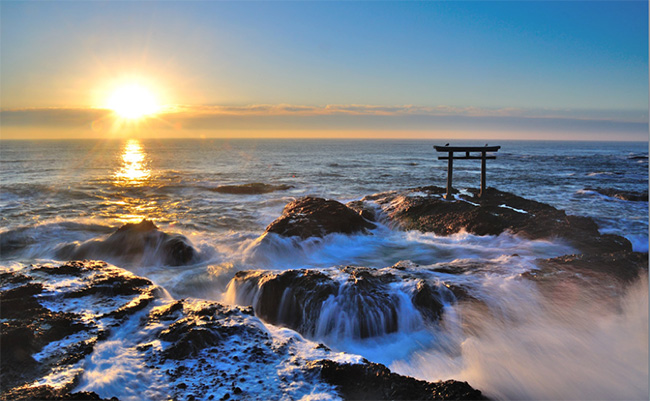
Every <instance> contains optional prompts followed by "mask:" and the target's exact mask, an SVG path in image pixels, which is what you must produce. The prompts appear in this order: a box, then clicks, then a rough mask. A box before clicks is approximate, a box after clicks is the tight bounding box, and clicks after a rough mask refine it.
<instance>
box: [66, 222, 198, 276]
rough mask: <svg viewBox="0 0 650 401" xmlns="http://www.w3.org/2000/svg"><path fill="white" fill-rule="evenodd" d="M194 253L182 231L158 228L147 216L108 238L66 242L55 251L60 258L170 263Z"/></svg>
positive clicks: (183, 261)
mask: <svg viewBox="0 0 650 401" xmlns="http://www.w3.org/2000/svg"><path fill="white" fill-rule="evenodd" d="M196 256H197V252H196V250H195V249H194V248H193V247H192V246H191V245H190V244H189V240H188V239H187V238H185V237H184V236H182V235H178V234H174V235H171V234H167V233H165V232H162V231H160V230H158V227H156V225H155V224H154V223H153V222H152V221H151V220H146V219H145V220H142V221H141V222H140V223H138V224H135V223H128V224H125V225H123V226H122V227H120V228H118V229H117V231H115V232H114V233H113V234H111V235H110V236H109V237H108V238H106V239H103V240H91V241H87V242H85V243H83V244H81V245H77V244H68V245H66V246H63V247H62V248H60V249H59V250H58V251H57V257H58V258H61V259H93V258H99V259H104V258H106V259H119V260H121V261H126V262H142V261H145V262H146V261H147V259H149V260H150V261H151V262H154V263H155V262H158V261H159V262H162V263H164V264H166V265H170V266H179V265H184V264H188V263H191V262H192V261H193V260H194V258H195V257H196Z"/></svg>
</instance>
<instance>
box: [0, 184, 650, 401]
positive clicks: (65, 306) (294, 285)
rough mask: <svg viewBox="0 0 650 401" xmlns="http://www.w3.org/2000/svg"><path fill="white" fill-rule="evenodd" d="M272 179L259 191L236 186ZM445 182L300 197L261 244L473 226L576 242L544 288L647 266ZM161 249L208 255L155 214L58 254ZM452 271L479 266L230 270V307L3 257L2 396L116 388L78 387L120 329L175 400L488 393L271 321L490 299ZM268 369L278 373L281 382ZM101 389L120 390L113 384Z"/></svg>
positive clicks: (544, 210) (356, 319)
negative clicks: (14, 265) (337, 348)
mask: <svg viewBox="0 0 650 401" xmlns="http://www.w3.org/2000/svg"><path fill="white" fill-rule="evenodd" d="M267 189H268V188H261V189H260V188H253V189H250V188H248V187H245V188H243V189H240V188H237V189H236V191H234V192H233V193H242V194H247V193H257V192H249V191H253V190H254V191H266V190H267ZM224 190H227V191H231V189H230V188H226V189H224ZM269 190H275V188H271V189H269ZM444 193H445V190H444V189H443V188H438V187H421V188H414V189H412V190H407V191H401V192H387V193H380V194H374V195H370V196H366V197H365V198H362V199H361V200H359V201H355V202H350V203H348V204H347V205H345V204H342V203H340V202H337V201H334V200H327V199H322V198H316V197H305V198H301V199H297V200H295V201H293V202H290V203H289V204H288V205H287V206H286V207H285V208H284V211H283V213H282V215H281V216H280V217H278V219H276V220H275V221H274V222H272V223H271V224H269V226H268V227H267V228H266V232H265V234H264V235H263V236H262V238H261V241H265V240H268V239H269V238H270V236H283V237H297V238H300V239H301V240H304V239H307V238H311V237H323V236H326V235H328V234H334V233H338V234H353V233H355V234H361V235H375V234H374V231H373V230H374V229H375V228H376V227H377V226H378V225H379V224H384V225H388V226H390V227H394V228H400V229H403V230H418V231H421V232H431V233H435V234H436V235H443V236H445V235H450V234H454V233H458V232H461V231H466V232H468V233H473V234H476V235H499V234H502V233H510V234H512V235H515V236H521V237H523V238H526V239H531V240H540V239H541V240H559V241H563V242H566V243H567V244H569V245H570V246H571V247H572V249H574V250H575V253H573V254H567V255H563V256H559V257H555V258H549V259H539V260H537V261H536V262H535V265H536V266H537V268H536V269H534V270H531V271H527V272H525V273H523V274H522V275H521V277H520V279H522V280H531V281H534V282H536V283H538V284H539V285H540V287H541V288H542V289H543V288H544V286H545V285H546V283H551V284H550V286H552V285H554V283H557V282H558V281H560V280H577V281H580V282H586V281H589V280H590V278H591V277H596V278H597V279H598V280H601V279H602V277H607V280H608V282H610V283H617V285H621V286H624V285H626V283H629V282H631V281H633V280H634V279H636V278H637V277H639V276H640V275H643V274H647V271H648V254H647V253H645V254H644V253H638V252H633V251H632V246H631V244H630V242H629V241H628V240H627V239H625V238H623V237H620V236H616V235H610V234H600V233H599V231H598V227H597V225H596V223H595V222H594V221H593V220H592V219H591V218H588V217H581V216H571V215H567V214H566V213H565V212H564V211H562V210H558V209H556V208H554V207H552V206H550V205H546V204H543V203H539V202H535V201H532V200H528V199H524V198H521V197H518V196H516V195H513V194H509V193H506V192H501V191H498V190H496V189H492V188H489V189H488V191H487V196H485V197H483V198H478V197H477V196H476V191H470V192H468V193H464V194H460V193H458V194H456V200H454V201H448V200H445V199H444V198H443V197H442V195H443V194H444ZM150 249H157V250H159V252H160V254H159V256H160V258H161V261H162V263H163V264H165V265H169V266H183V265H187V264H190V263H195V262H196V261H197V260H199V258H200V254H199V252H198V251H197V250H196V249H195V248H194V247H193V246H192V245H191V243H190V242H189V241H188V240H187V238H185V237H183V236H181V235H177V234H168V233H164V232H162V231H160V230H158V228H157V227H156V226H155V225H154V224H153V222H151V221H148V220H143V221H142V222H141V223H139V224H127V225H125V226H123V227H121V228H119V229H118V230H116V231H115V232H114V233H112V234H110V235H108V236H107V237H106V238H103V239H95V240H90V241H87V242H85V243H82V244H69V245H66V246H63V247H61V248H60V249H59V250H58V251H57V256H58V257H59V258H61V259H62V260H67V259H95V258H104V257H113V258H120V257H122V256H123V257H124V258H126V260H128V261H131V262H134V263H137V261H138V260H141V259H142V258H143V257H144V256H145V255H146V254H147V252H148V251H149V250H150ZM516 256H517V255H513V257H516ZM486 266H487V265H486ZM486 266H481V268H489V266H487V267H486ZM471 268H472V267H471V266H470V267H467V269H471ZM440 273H444V274H452V275H453V274H463V273H464V271H463V270H462V269H459V268H458V266H452V265H449V266H436V267H435V268H433V269H428V270H426V271H425V270H422V269H420V268H419V267H418V266H416V265H414V264H412V263H409V262H401V263H398V264H396V265H394V266H388V267H385V268H383V269H371V268H367V267H362V266H338V267H332V268H330V269H319V270H315V269H295V270H285V271H281V272H278V271H264V270H245V271H240V272H237V273H236V274H235V276H234V278H233V280H232V281H231V284H230V291H231V293H232V294H233V299H231V301H233V302H236V303H237V304H239V305H251V306H231V305H226V304H224V303H220V302H213V301H201V300H194V299H180V300H173V299H171V298H170V297H169V296H168V295H166V293H165V291H164V290H163V289H161V288H159V287H157V286H156V285H154V284H153V283H152V282H151V281H149V280H148V279H146V278H142V277H138V276H135V275H133V274H132V273H130V272H128V271H126V270H124V269H121V268H119V267H115V266H112V265H109V264H107V263H105V262H101V261H93V260H83V261H80V260H72V261H70V262H67V263H62V264H44V265H34V266H30V267H25V268H23V269H20V270H11V269H4V270H3V271H2V272H0V290H1V292H0V301H1V302H2V310H1V312H2V323H1V334H2V350H1V353H2V359H1V363H2V373H1V377H0V379H1V388H0V400H21V399H48V400H68V399H70V400H73V399H74V400H79V399H92V400H96V399H102V398H101V396H100V395H98V394H97V393H93V392H87V391H78V392H73V390H75V389H78V388H81V389H83V388H85V387H84V385H86V387H88V388H91V387H92V385H91V384H90V383H83V382H82V374H83V372H84V369H86V366H87V365H88V363H89V362H88V360H89V358H90V356H91V355H92V354H93V352H98V351H97V350H98V349H101V348H102V347H103V346H104V345H105V344H107V342H110V341H115V340H116V338H117V337H119V336H122V337H124V336H128V337H129V339H128V342H127V343H125V345H123V346H124V347H125V350H128V351H129V352H133V353H134V354H135V355H137V357H136V358H137V359H138V360H140V361H141V363H142V365H143V366H145V367H146V369H148V370H152V371H155V372H156V375H157V376H156V379H155V380H154V379H151V380H152V381H151V383H149V385H150V388H149V389H148V390H147V391H149V392H148V393H146V396H147V397H148V398H157V397H159V396H162V395H163V394H164V395H165V398H167V397H171V398H174V399H208V400H212V399H220V400H226V399H256V398H260V395H261V394H264V395H265V396H264V397H265V398H266V397H269V398H274V397H275V395H278V397H279V395H281V394H285V393H291V394H294V395H295V394H302V393H301V391H306V389H308V388H309V389H316V390H318V391H320V392H322V393H323V394H338V395H339V396H341V397H342V398H344V399H431V400H433V399H437V400H452V399H458V400H470V399H477V400H478V399H486V398H485V397H484V396H483V395H482V394H481V392H480V391H478V390H475V389H473V388H472V387H471V386H470V385H468V384H467V383H464V382H457V381H453V380H449V381H445V382H436V383H430V382H426V381H422V380H416V379H414V378H411V377H406V376H402V375H399V374H396V373H393V372H391V371H390V370H389V369H388V368H386V367H385V366H383V365H380V364H376V363H371V362H369V361H366V360H363V359H360V358H356V357H353V356H350V355H346V354H342V353H337V352H334V351H331V350H330V349H329V348H328V347H327V346H325V345H323V344H320V345H319V344H318V343H314V342H311V341H308V340H304V339H303V338H302V337H300V336H299V335H297V334H295V332H292V331H289V330H287V329H282V328H268V327H267V326H265V325H264V324H263V323H262V321H264V322H267V323H271V324H274V325H279V326H282V327H288V328H290V329H293V330H296V331H297V332H298V333H300V334H302V335H304V336H305V337H306V338H314V337H328V336H335V335H337V333H338V334H340V333H339V331H340V330H343V329H341V328H340V327H338V326H337V324H338V323H337V320H336V319H334V320H332V317H336V316H339V315H337V313H343V312H342V311H344V312H345V315H346V316H347V319H348V321H347V322H348V323H349V322H352V323H350V324H352V326H346V327H345V328H344V329H345V330H346V331H345V332H346V334H347V335H351V336H352V337H353V338H359V339H364V338H370V337H374V336H381V335H385V334H390V333H393V332H396V331H399V330H409V329H418V328H419V327H425V326H427V325H435V324H437V322H438V321H439V320H440V319H441V317H442V316H443V315H444V313H445V306H448V305H453V304H456V303H459V302H475V303H480V302H482V301H481V300H480V299H477V298H476V297H474V296H473V295H472V294H471V291H470V290H469V289H468V288H464V287H463V286H462V285H457V284H454V283H452V282H446V281H445V280H444V278H440V279H436V282H435V283H436V284H435V285H433V284H432V281H431V280H428V278H430V277H435V275H436V274H440ZM603 275H604V276H603ZM360 300H363V301H360ZM405 303H406V304H408V305H412V308H411V309H409V313H411V315H408V316H407V317H408V318H405V317H404V316H405V312H404V310H401V309H400V308H403V307H404V305H405ZM327 308H330V309H327ZM336 308H340V309H336ZM327 311H329V312H331V313H332V315H331V316H328V315H327V314H326V313H325V312H327ZM398 316H399V318H398ZM260 319H261V320H260ZM328 319H329V320H328ZM344 323H346V322H344ZM131 325H135V326H136V327H135V328H129V327H131ZM405 325H406V326H405ZM129 330H130V331H129ZM337 330H339V331H337ZM116 336H117V337H116ZM134 375H136V376H137V374H136V373H134ZM269 375H272V376H273V377H275V378H274V379H273V380H268V377H269ZM296 383H301V384H300V386H302V387H300V386H298V388H297V387H296V386H297V385H296ZM312 391H314V390H312ZM292 392H293V393H292ZM100 394H102V395H103V396H104V397H111V396H112V395H110V391H109V390H104V391H103V392H102V391H100Z"/></svg>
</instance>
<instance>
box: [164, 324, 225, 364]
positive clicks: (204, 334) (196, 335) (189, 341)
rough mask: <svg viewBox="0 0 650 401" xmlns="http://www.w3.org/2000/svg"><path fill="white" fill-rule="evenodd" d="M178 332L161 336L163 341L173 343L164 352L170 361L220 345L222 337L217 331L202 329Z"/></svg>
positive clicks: (193, 328) (188, 329) (196, 328)
mask: <svg viewBox="0 0 650 401" xmlns="http://www.w3.org/2000/svg"><path fill="white" fill-rule="evenodd" d="M178 332H179V330H176V331H172V333H171V334H170V333H169V332H167V333H165V332H163V334H162V335H161V338H162V339H163V340H165V341H174V343H173V344H172V345H171V346H170V347H168V348H167V349H166V350H165V356H166V357H167V358H170V359H185V358H188V357H190V356H194V355H196V354H197V353H198V352H199V351H200V350H202V349H204V348H208V347H214V346H217V345H219V344H220V343H221V341H222V337H221V335H220V334H219V332H218V331H214V330H210V329H206V328H202V327H191V328H185V330H184V331H183V332H182V333H180V334H179V333H178Z"/></svg>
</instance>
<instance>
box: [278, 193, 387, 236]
mask: <svg viewBox="0 0 650 401" xmlns="http://www.w3.org/2000/svg"><path fill="white" fill-rule="evenodd" d="M373 228H375V224H373V223H371V222H370V221H368V220H366V219H365V218H364V217H362V216H361V214H360V213H358V212H357V211H355V210H354V209H351V208H349V207H347V206H346V205H344V204H342V203H340V202H337V201H335V200H328V199H323V198H316V197H311V196H307V197H304V198H300V199H297V200H295V201H293V202H291V203H289V204H288V205H286V206H285V207H284V210H283V211H282V216H280V217H279V218H277V219H276V220H275V221H273V222H272V223H271V224H269V226H268V227H266V232H267V233H276V234H279V235H283V236H285V237H292V236H297V237H300V238H302V239H306V238H309V237H322V236H324V235H327V234H331V233H341V234H353V233H358V232H366V231H367V230H370V229H373Z"/></svg>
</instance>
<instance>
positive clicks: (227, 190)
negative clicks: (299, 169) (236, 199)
mask: <svg viewBox="0 0 650 401" xmlns="http://www.w3.org/2000/svg"><path fill="white" fill-rule="evenodd" d="M291 188H293V186H291V185H284V184H279V185H271V184H264V183H262V182H253V183H249V184H241V185H220V186H218V187H216V188H213V189H212V190H213V191H215V192H219V193H222V194H234V195H259V194H266V193H269V192H275V191H286V190H287V189H291Z"/></svg>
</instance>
